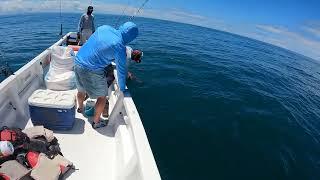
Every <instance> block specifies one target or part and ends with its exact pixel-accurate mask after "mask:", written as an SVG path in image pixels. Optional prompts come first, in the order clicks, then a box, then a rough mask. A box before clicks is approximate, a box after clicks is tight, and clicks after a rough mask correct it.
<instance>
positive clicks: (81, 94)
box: [77, 92, 86, 113]
mask: <svg viewBox="0 0 320 180" xmlns="http://www.w3.org/2000/svg"><path fill="white" fill-rule="evenodd" d="M85 97H86V93H85V92H78V94H77V98H78V112H79V111H80V112H79V113H82V111H83V101H84V100H85Z"/></svg>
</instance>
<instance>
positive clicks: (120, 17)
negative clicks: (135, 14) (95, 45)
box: [113, 0, 130, 28]
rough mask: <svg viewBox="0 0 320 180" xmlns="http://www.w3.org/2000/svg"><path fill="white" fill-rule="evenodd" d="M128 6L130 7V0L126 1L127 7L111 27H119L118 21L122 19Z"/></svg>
mask: <svg viewBox="0 0 320 180" xmlns="http://www.w3.org/2000/svg"><path fill="white" fill-rule="evenodd" d="M129 5H130V0H128V2H127V5H126V6H125V7H124V8H123V9H122V13H121V15H120V16H119V17H118V18H117V20H116V21H115V23H114V25H113V27H115V28H117V26H118V25H119V22H120V20H121V19H122V18H123V17H124V14H125V12H126V10H127V8H128V7H129Z"/></svg>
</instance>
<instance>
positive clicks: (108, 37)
mask: <svg viewBox="0 0 320 180" xmlns="http://www.w3.org/2000/svg"><path fill="white" fill-rule="evenodd" d="M137 36H138V28H137V26H136V25H135V24H134V23H133V22H126V23H124V24H123V25H121V26H120V27H119V29H118V30H117V29H114V28H113V27H111V26H107V25H104V26H100V27H99V28H98V29H97V30H96V31H95V33H94V34H92V35H91V37H90V38H89V39H88V41H87V42H86V43H85V44H84V45H83V46H82V48H81V49H80V50H79V52H78V54H77V56H76V59H75V68H74V70H75V74H76V79H77V88H78V94H77V98H78V107H79V108H78V109H77V111H78V112H79V113H81V112H82V111H83V101H84V100H85V95H86V93H87V94H88V95H89V97H90V98H94V99H95V98H96V99H97V102H96V105H95V115H94V117H93V124H92V127H93V128H99V127H103V126H106V122H105V121H102V120H101V119H100V116H101V113H102V112H103V110H104V107H105V104H106V96H107V93H108V92H107V90H108V89H107V79H106V76H105V73H104V68H105V67H106V66H108V65H109V64H111V62H112V61H113V60H115V63H116V68H117V75H118V85H119V88H120V90H121V91H125V87H126V77H127V68H126V45H127V44H128V43H130V42H131V41H133V40H134V39H135V38H136V37H137Z"/></svg>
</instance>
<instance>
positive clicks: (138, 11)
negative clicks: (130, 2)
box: [129, 0, 149, 21]
mask: <svg viewBox="0 0 320 180" xmlns="http://www.w3.org/2000/svg"><path fill="white" fill-rule="evenodd" d="M148 2H149V0H145V1H144V2H143V3H142V5H141V6H140V7H139V9H138V10H137V11H136V12H135V13H134V14H133V15H132V16H131V18H130V19H129V20H130V21H131V20H133V19H134V18H135V16H136V15H138V14H139V13H140V11H141V10H142V9H143V8H144V6H145V5H146V4H147V3H148Z"/></svg>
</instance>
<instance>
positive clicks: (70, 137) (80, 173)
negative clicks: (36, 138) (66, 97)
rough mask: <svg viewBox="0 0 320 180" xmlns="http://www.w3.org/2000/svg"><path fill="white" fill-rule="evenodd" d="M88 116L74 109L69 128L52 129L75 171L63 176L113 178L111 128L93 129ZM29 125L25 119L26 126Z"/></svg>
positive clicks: (113, 151) (113, 152)
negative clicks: (71, 126) (72, 120)
mask: <svg viewBox="0 0 320 180" xmlns="http://www.w3.org/2000/svg"><path fill="white" fill-rule="evenodd" d="M91 122H92V121H91V118H89V119H88V118H87V117H84V116H83V114H81V113H77V112H76V120H75V124H74V127H73V129H72V130H69V131H55V132H54V133H55V136H56V137H57V139H58V141H59V144H60V148H61V151H62V153H63V155H64V156H65V157H66V158H67V159H68V160H70V161H71V162H73V163H74V165H75V168H76V170H71V171H70V172H68V173H67V174H66V175H65V176H64V179H76V180H81V179H84V180H87V179H95V180H99V179H104V180H105V179H108V180H112V179H115V172H114V171H115V164H116V154H115V153H116V150H115V138H114V132H113V128H112V127H110V126H106V127H103V128H99V129H97V130H95V129H93V128H92V126H91ZM32 126H33V124H32V122H31V120H30V119H29V121H28V124H27V127H32Z"/></svg>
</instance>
